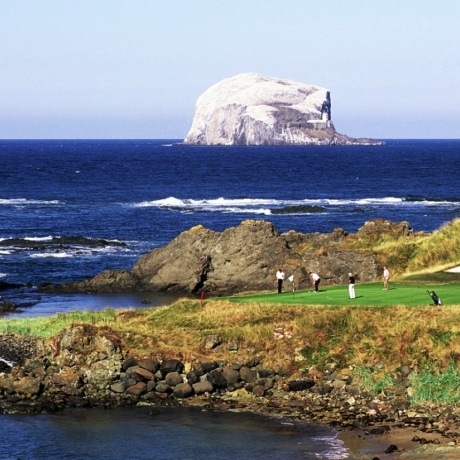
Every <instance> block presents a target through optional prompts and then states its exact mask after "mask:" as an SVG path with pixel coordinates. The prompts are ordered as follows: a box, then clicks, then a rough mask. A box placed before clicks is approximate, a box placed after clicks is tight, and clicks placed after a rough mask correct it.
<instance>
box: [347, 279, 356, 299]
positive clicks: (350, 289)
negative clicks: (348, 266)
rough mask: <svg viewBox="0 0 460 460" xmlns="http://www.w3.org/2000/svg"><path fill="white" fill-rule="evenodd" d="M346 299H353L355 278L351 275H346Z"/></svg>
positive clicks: (354, 296)
mask: <svg viewBox="0 0 460 460" xmlns="http://www.w3.org/2000/svg"><path fill="white" fill-rule="evenodd" d="M348 297H350V299H355V298H356V295H355V277H354V276H353V275H352V274H351V273H348Z"/></svg>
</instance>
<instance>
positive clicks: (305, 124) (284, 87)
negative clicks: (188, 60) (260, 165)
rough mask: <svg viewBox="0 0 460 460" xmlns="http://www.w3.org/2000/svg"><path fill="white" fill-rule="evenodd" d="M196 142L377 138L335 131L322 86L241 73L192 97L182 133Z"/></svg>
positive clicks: (267, 142)
mask: <svg viewBox="0 0 460 460" xmlns="http://www.w3.org/2000/svg"><path fill="white" fill-rule="evenodd" d="M184 143H185V144H195V145H331V144H381V142H377V141H373V140H371V139H353V138H350V137H348V136H345V135H343V134H339V133H337V132H336V130H335V128H334V125H333V123H332V120H331V94H330V91H329V90H327V89H326V88H322V87H320V86H316V85H307V84H303V83H298V82H295V81H292V80H283V79H280V78H273V77H266V76H263V75H259V74H256V73H243V74H240V75H236V76H234V77H231V78H226V79H224V80H222V81H220V82H218V83H217V84H215V85H213V86H211V87H210V88H209V89H207V90H206V91H205V92H204V93H203V94H202V95H201V96H200V97H199V98H198V100H197V102H196V110H195V116H194V118H193V122H192V127H191V128H190V131H189V132H188V134H187V136H186V138H185V139H184Z"/></svg>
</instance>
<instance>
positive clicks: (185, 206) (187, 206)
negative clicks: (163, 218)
mask: <svg viewBox="0 0 460 460" xmlns="http://www.w3.org/2000/svg"><path fill="white" fill-rule="evenodd" d="M439 205H441V206H443V205H449V206H460V203H455V202H447V201H446V202H440V201H429V200H426V201H417V200H406V199H404V198H398V197H382V198H355V199H335V198H305V199H302V200H278V199H275V198H225V197H220V198H210V199H192V198H188V199H181V198H176V197H172V196H170V197H168V198H163V199H160V200H153V201H143V202H141V203H135V204H134V206H135V207H157V208H165V209H172V210H175V211H180V212H183V213H193V212H221V213H250V214H263V215H270V214H272V212H271V210H272V209H276V208H283V207H286V206H292V207H296V206H321V207H324V208H326V212H327V211H328V210H335V211H337V210H340V208H347V207H348V208H350V207H366V208H374V207H395V206H405V207H420V206H423V207H427V206H439ZM291 214H298V213H296V210H295V209H293V210H292V212H291ZM299 214H300V212H299ZM302 214H307V213H305V212H302Z"/></svg>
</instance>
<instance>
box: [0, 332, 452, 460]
mask: <svg viewBox="0 0 460 460" xmlns="http://www.w3.org/2000/svg"><path fill="white" fill-rule="evenodd" d="M216 341H218V337H214V336H212V337H209V338H208V340H207V343H206V347H207V348H208V349H212V348H213V346H215V344H216ZM0 356H1V357H2V358H3V361H0V412H1V413H4V414H8V413H29V414H32V413H39V412H54V411H60V410H64V409H68V408H74V407H88V408H90V407H105V408H111V407H121V406H136V405H151V406H153V407H155V406H168V405H169V406H172V405H174V406H176V405H177V406H181V405H182V406H195V407H196V406H197V407H202V408H206V409H207V410H209V409H216V410H232V411H251V412H257V413H262V414H265V415H269V416H274V417H283V418H289V419H295V420H304V421H311V422H316V423H320V424H325V425H329V426H332V427H334V428H336V429H337V430H338V431H339V432H340V436H341V437H342V439H344V441H345V443H346V445H347V446H349V448H350V450H351V451H355V450H356V452H355V453H354V454H353V455H354V456H353V457H350V458H356V459H358V458H372V457H369V456H367V457H366V456H362V457H360V456H359V455H368V454H366V452H368V453H369V452H370V451H371V450H372V449H377V448H378V449H381V450H379V451H380V452H381V454H384V453H385V451H386V450H387V449H389V451H388V452H387V453H390V451H392V452H391V453H392V457H391V458H399V456H400V457H401V458H405V457H404V456H410V455H411V452H412V453H413V454H414V455H418V456H413V457H412V458H423V456H421V455H422V454H421V452H422V450H423V451H424V452H425V453H427V452H428V453H432V452H438V453H440V452H441V450H442V455H450V454H451V453H452V455H453V454H454V453H455V454H456V455H457V456H458V455H460V428H459V423H460V409H458V408H456V407H452V406H449V407H442V406H430V407H411V406H410V404H409V401H408V398H407V385H408V383H407V382H408V380H407V372H408V371H409V370H408V369H407V368H404V367H403V368H401V371H400V375H399V376H398V379H399V381H400V382H401V384H400V387H399V388H398V389H397V391H395V392H394V393H392V394H387V395H385V394H380V395H378V396H375V395H371V394H369V393H367V392H365V391H362V390H361V389H360V387H359V386H358V385H357V384H355V383H354V374H353V370H352V369H349V368H341V369H337V368H334V367H333V366H331V367H330V368H329V369H326V370H325V371H324V372H322V373H320V372H315V370H314V369H309V373H308V374H306V375H302V376H301V377H300V378H299V377H298V376H297V378H295V377H294V374H293V373H292V372H291V371H290V369H289V368H277V369H274V368H271V367H265V366H264V360H263V357H262V356H261V355H258V356H254V358H252V359H250V360H247V361H245V362H238V361H235V362H223V361H217V360H209V361H205V362H199V361H197V360H192V359H189V360H184V359H181V358H170V357H169V358H164V359H159V358H158V357H156V356H155V354H154V353H153V352H152V354H150V355H149V356H143V357H135V356H131V355H130V354H129V352H128V351H127V350H124V348H123V340H122V338H121V337H119V336H118V335H117V334H115V333H114V332H113V331H111V330H110V329H109V328H102V329H101V328H96V327H95V326H91V325H84V326H73V327H71V328H69V329H67V330H65V331H63V332H61V333H60V334H59V335H58V336H56V337H55V338H53V339H51V340H44V339H36V338H32V337H28V338H24V337H18V336H14V335H10V334H4V335H3V336H1V337H0ZM393 433H403V435H402V438H401V436H400V438H398V439H400V440H399V441H398V442H399V445H398V444H397V443H396V442H393V440H394V437H392V435H393ZM401 443H402V444H401ZM384 444H388V445H387V446H384ZM392 445H393V447H391V446H392ZM402 446H405V447H402ZM408 446H412V448H411V449H409V448H408ZM428 453H427V454H426V455H428ZM423 455H425V454H423ZM430 455H431V454H430ZM374 458H378V456H377V457H376V456H374ZM437 458H443V457H442V456H441V454H440V455H439V456H438V457H437ZM445 458H448V457H445ZM452 458H455V457H452Z"/></svg>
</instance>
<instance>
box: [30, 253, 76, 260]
mask: <svg viewBox="0 0 460 460" xmlns="http://www.w3.org/2000/svg"><path fill="white" fill-rule="evenodd" d="M30 257H32V258H33V259H40V258H45V257H55V258H57V259H63V258H65V257H73V254H70V253H68V252H41V253H39V254H31V255H30Z"/></svg>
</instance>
